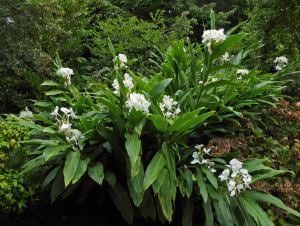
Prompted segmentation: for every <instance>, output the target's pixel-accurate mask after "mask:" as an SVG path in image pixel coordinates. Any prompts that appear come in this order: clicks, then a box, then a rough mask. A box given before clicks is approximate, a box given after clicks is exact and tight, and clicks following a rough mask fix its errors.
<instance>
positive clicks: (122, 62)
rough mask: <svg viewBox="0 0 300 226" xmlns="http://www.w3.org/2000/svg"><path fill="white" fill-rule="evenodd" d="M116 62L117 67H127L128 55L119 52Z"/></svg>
mask: <svg viewBox="0 0 300 226" xmlns="http://www.w3.org/2000/svg"><path fill="white" fill-rule="evenodd" d="M114 63H115V64H116V66H117V67H118V66H119V67H121V68H125V67H126V64H127V56H126V55H125V54H122V53H120V54H118V56H116V57H115V59H114Z"/></svg>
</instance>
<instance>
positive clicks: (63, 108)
mask: <svg viewBox="0 0 300 226" xmlns="http://www.w3.org/2000/svg"><path fill="white" fill-rule="evenodd" d="M60 111H61V112H62V113H64V114H65V115H69V114H70V113H71V110H70V109H69V108H65V107H61V108H60Z"/></svg>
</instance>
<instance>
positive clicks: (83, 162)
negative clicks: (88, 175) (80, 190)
mask: <svg viewBox="0 0 300 226" xmlns="http://www.w3.org/2000/svg"><path fill="white" fill-rule="evenodd" d="M89 162H90V159H89V158H86V159H80V161H79V164H78V167H77V170H76V173H75V175H74V178H73V179H72V184H75V183H76V182H77V181H79V180H80V178H81V177H82V175H84V174H85V172H86V170H87V167H88V164H89Z"/></svg>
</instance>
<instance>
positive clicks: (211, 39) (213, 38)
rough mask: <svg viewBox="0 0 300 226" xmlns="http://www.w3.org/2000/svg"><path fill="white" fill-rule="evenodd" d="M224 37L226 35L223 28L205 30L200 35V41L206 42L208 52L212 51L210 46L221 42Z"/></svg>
mask: <svg viewBox="0 0 300 226" xmlns="http://www.w3.org/2000/svg"><path fill="white" fill-rule="evenodd" d="M225 39H226V35H225V34H224V29H219V30H216V29H213V30H206V31H204V32H203V35H202V43H204V44H206V46H207V48H208V52H209V53H212V46H213V44H214V43H218V42H222V41H224V40H225Z"/></svg>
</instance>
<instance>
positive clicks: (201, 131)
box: [19, 14, 300, 226]
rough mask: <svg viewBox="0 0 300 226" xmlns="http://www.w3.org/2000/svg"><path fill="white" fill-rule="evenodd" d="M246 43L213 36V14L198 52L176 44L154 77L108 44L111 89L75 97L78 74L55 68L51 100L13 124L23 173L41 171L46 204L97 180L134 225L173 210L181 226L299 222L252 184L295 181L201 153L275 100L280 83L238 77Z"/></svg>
mask: <svg viewBox="0 0 300 226" xmlns="http://www.w3.org/2000/svg"><path fill="white" fill-rule="evenodd" d="M244 36H245V34H236V35H230V34H226V35H225V34H224V33H223V30H221V29H220V30H216V29H214V15H213V14H212V30H208V31H205V32H204V35H203V43H202V44H201V45H200V44H191V43H184V41H179V42H175V43H174V44H173V45H172V46H170V47H169V49H168V50H167V52H166V54H165V59H164V62H163V63H162V64H161V65H160V72H159V73H156V74H153V75H148V76H143V75H140V74H135V73H134V72H133V71H131V70H130V69H129V67H128V65H127V57H126V55H124V54H116V53H115V51H114V49H113V47H112V45H110V49H111V51H112V53H113V55H114V60H113V62H114V80H113V81H111V84H108V85H107V84H99V83H90V84H88V88H87V89H86V90H84V91H79V90H78V89H77V88H76V87H75V86H73V85H72V83H71V76H73V74H74V72H73V71H72V70H71V69H68V68H59V69H58V71H57V74H58V75H59V79H60V80H61V81H60V82H58V81H53V80H51V81H49V80H48V81H45V82H44V83H43V84H42V85H43V86H46V87H49V88H50V89H49V91H47V92H46V96H48V97H49V98H48V100H47V101H37V102H35V106H36V108H37V109H38V113H36V114H33V115H32V118H31V117H28V118H26V119H19V124H21V125H24V126H27V127H28V128H31V135H32V139H31V140H29V141H26V143H27V144H28V148H30V150H33V151H32V153H31V154H32V156H33V158H32V159H31V160H30V161H28V162H27V163H26V164H25V166H24V171H25V172H26V171H30V170H32V169H33V168H36V167H40V169H43V170H45V172H46V177H45V180H44V183H43V185H44V186H49V187H50V188H51V198H52V200H55V199H56V198H58V197H59V196H61V197H66V196H67V195H69V194H70V193H72V191H74V190H75V189H76V188H77V189H80V187H81V186H84V183H83V182H84V181H85V180H93V181H94V182H95V185H98V186H102V188H103V189H102V192H104V193H106V194H108V195H109V196H110V198H111V200H112V201H113V202H114V203H115V205H116V207H117V208H118V210H119V211H120V213H121V214H122V216H123V217H124V219H125V220H126V221H127V222H128V224H130V225H132V224H133V221H134V217H135V215H136V214H140V215H142V216H143V217H145V218H151V219H153V220H155V221H157V220H159V221H161V222H165V221H168V222H172V221H173V219H174V216H173V213H174V211H175V210H177V211H178V210H180V208H179V206H178V205H181V206H184V208H182V209H183V211H182V217H181V219H182V225H184V226H191V225H192V221H193V215H196V214H198V213H197V210H198V209H199V208H196V207H199V206H201V207H202V208H201V209H202V210H201V213H202V214H203V215H204V219H202V220H203V221H205V225H214V224H215V223H216V222H218V223H219V224H220V225H230V226H231V225H263V226H265V225H267V226H268V225H274V223H273V222H272V220H271V218H270V217H269V216H268V214H267V213H266V212H265V211H264V209H263V208H262V207H261V205H260V203H265V202H267V203H271V204H273V205H275V206H277V207H279V208H282V209H284V210H286V211H287V212H288V213H289V214H293V215H295V216H297V217H299V216H300V214H299V213H298V212H297V211H295V210H293V209H291V208H289V207H287V206H285V205H284V204H283V202H282V201H281V200H279V199H278V198H276V197H274V196H272V195H271V194H268V193H262V192H258V191H253V190H251V183H253V182H256V181H260V180H265V179H267V178H270V177H274V176H276V175H278V174H282V173H291V172H289V171H286V170H275V169H272V168H270V167H268V166H265V165H264V160H263V159H248V160H246V161H244V162H241V161H240V160H238V153H236V154H231V155H225V156H218V157H216V156H214V155H213V154H212V153H211V152H210V149H209V148H207V147H206V146H205V143H206V139H205V137H206V136H207V134H209V133H214V132H218V131H220V130H222V128H223V127H224V125H225V124H226V123H227V122H234V123H236V124H239V120H240V119H242V118H243V117H252V118H255V115H256V114H259V113H260V112H261V108H262V107H264V106H266V105H270V106H273V105H274V104H273V102H274V100H276V99H278V98H279V97H281V93H280V91H281V89H282V88H283V87H284V86H283V84H282V82H279V81H278V80H277V77H276V74H275V75H274V74H263V73H261V72H258V71H255V70H253V71H250V70H246V69H244V68H242V67H241V66H240V63H241V60H242V58H243V56H242V53H239V54H237V55H235V56H231V57H230V55H229V53H228V52H229V51H230V50H231V49H232V48H233V47H236V45H238V43H240V41H241V40H242V38H243V37H244ZM241 69H243V70H241ZM27 115H31V114H30V113H29V110H28V114H27ZM80 198H81V199H82V198H84V197H80ZM194 207H195V208H194ZM194 210H195V211H194Z"/></svg>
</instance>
